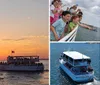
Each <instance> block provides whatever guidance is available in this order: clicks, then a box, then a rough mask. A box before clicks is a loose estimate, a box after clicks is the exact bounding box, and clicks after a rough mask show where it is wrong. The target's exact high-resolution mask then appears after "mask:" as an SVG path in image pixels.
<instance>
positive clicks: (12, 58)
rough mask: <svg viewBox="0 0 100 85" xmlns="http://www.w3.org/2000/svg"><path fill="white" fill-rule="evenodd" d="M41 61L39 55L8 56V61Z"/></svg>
mask: <svg viewBox="0 0 100 85" xmlns="http://www.w3.org/2000/svg"><path fill="white" fill-rule="evenodd" d="M35 62H39V56H8V57H7V63H9V64H11V63H27V64H29V63H35Z"/></svg>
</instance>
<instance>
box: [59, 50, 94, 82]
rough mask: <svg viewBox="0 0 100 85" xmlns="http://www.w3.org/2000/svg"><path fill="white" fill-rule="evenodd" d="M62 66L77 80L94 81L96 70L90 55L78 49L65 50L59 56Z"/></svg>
mask: <svg viewBox="0 0 100 85" xmlns="http://www.w3.org/2000/svg"><path fill="white" fill-rule="evenodd" d="M59 62H60V68H61V69H62V70H63V71H64V72H65V73H66V74H67V75H68V76H69V77H70V78H71V79H72V80H73V81H75V82H78V83H80V82H89V81H93V78H94V71H93V68H92V67H91V65H90V63H91V59H90V57H88V56H86V55H84V54H81V53H79V52H77V51H66V52H63V53H62V55H61V58H59Z"/></svg>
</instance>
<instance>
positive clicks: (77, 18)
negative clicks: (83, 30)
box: [72, 17, 80, 24]
mask: <svg viewBox="0 0 100 85" xmlns="http://www.w3.org/2000/svg"><path fill="white" fill-rule="evenodd" d="M72 21H73V22H74V23H75V24H77V23H78V22H79V21H80V18H79V17H76V18H73V20H72Z"/></svg>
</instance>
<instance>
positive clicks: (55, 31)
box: [50, 11, 71, 41]
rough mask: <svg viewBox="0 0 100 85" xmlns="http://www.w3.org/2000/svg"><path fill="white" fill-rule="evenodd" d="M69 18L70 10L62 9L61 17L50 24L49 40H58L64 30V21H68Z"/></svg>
mask: <svg viewBox="0 0 100 85" xmlns="http://www.w3.org/2000/svg"><path fill="white" fill-rule="evenodd" d="M70 18H71V15H70V12H69V11H63V13H62V18H60V19H59V20H57V21H56V22H54V23H53V24H52V26H50V30H51V32H50V36H51V37H50V40H51V41H55V40H56V41H58V40H60V39H61V35H62V33H63V32H64V28H65V26H66V22H69V20H70Z"/></svg>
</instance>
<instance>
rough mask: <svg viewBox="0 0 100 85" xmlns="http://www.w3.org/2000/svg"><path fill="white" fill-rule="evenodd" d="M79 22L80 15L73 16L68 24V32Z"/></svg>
mask: <svg viewBox="0 0 100 85" xmlns="http://www.w3.org/2000/svg"><path fill="white" fill-rule="evenodd" d="M78 22H79V16H77V15H75V16H72V18H71V21H70V22H69V24H68V33H69V32H71V31H72V30H73V29H74V28H75V27H76V26H77V25H78Z"/></svg>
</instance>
